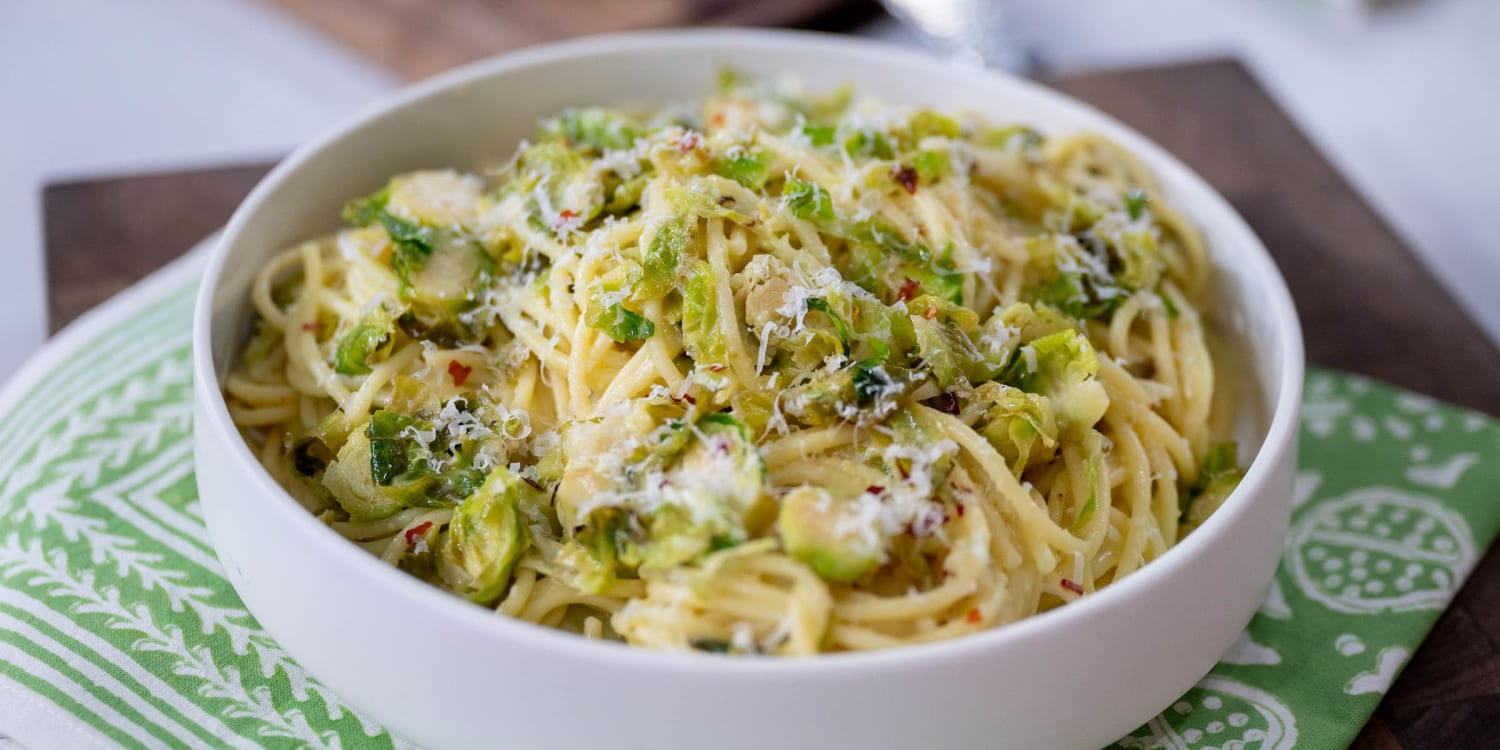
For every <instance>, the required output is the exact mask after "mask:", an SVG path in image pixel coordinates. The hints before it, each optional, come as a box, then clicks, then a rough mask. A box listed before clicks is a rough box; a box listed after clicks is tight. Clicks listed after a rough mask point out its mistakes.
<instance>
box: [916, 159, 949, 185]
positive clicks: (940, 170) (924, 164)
mask: <svg viewBox="0 0 1500 750" xmlns="http://www.w3.org/2000/svg"><path fill="white" fill-rule="evenodd" d="M911 167H912V169H915V170H916V171H917V179H919V180H921V181H922V182H923V183H924V184H930V183H933V182H937V181H938V180H940V179H942V178H943V177H944V176H945V175H947V174H948V172H950V171H952V169H953V161H952V160H951V159H950V158H949V157H948V154H947V153H945V152H942V151H923V152H921V153H919V154H917V155H916V156H915V157H913V158H912V160H911Z"/></svg>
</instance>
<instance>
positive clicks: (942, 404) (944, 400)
mask: <svg viewBox="0 0 1500 750" xmlns="http://www.w3.org/2000/svg"><path fill="white" fill-rule="evenodd" d="M937 398H938V411H941V412H943V413H944V414H957V413H958V397H957V396H955V395H953V394H952V393H949V392H948V391H943V392H942V393H939V394H938V397H937Z"/></svg>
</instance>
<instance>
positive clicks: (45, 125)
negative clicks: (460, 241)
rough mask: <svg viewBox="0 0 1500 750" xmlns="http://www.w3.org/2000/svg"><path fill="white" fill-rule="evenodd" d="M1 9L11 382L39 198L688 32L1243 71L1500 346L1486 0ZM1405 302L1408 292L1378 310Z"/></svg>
mask: <svg viewBox="0 0 1500 750" xmlns="http://www.w3.org/2000/svg"><path fill="white" fill-rule="evenodd" d="M3 8H4V17H5V20H4V22H3V24H0V101H4V102H6V104H7V105H8V106H7V112H6V114H5V115H4V116H3V117H0V226H3V227H4V228H5V238H6V241H5V243H4V245H3V247H4V250H3V251H0V253H3V257H4V259H5V261H6V263H5V271H4V273H0V342H4V343H5V344H7V345H8V346H7V351H9V352H12V353H15V352H21V355H20V356H15V357H13V358H10V359H5V360H0V380H3V379H4V377H5V376H6V375H8V374H9V373H10V372H11V371H13V370H14V369H15V368H16V367H17V366H18V365H19V364H20V363H21V362H23V361H24V359H25V354H27V353H29V352H30V351H32V350H34V349H35V348H36V347H37V346H39V345H40V344H41V343H42V341H43V340H44V339H45V337H46V335H47V331H48V325H47V307H48V300H47V292H46V288H47V287H46V282H45V269H46V268H47V262H46V255H45V249H44V248H45V247H46V240H47V238H46V236H45V231H44V227H45V226H47V224H46V222H45V219H46V216H45V212H46V211H47V210H51V209H50V208H47V209H45V210H44V203H43V188H44V186H46V185H48V184H58V183H68V182H75V183H76V182H78V181H80V180H85V179H97V178H100V177H105V176H110V175H126V174H136V173H143V172H159V171H164V170H182V169H188V168H195V167H208V166H224V165H231V164H247V163H255V162H262V161H268V160H271V159H274V158H276V157H278V156H280V155H283V154H285V153H286V152H287V151H288V150H289V149H291V148H292V147H294V146H295V145H297V144H298V143H300V142H302V141H303V140H305V139H307V138H309V137H311V136H312V135H313V134H315V133H316V132H317V131H319V130H321V129H323V128H325V127H327V126H329V125H330V124H332V123H334V122H336V121H337V120H339V119H341V118H343V117H346V116H348V115H350V114H351V113H353V112H354V111H356V110H358V109H359V108H361V107H362V106H364V105H366V104H367V103H369V102H372V101H373V100H375V99H377V98H379V97H380V96H381V95H382V94H384V93H386V92H388V91H390V90H392V89H394V88H396V87H398V86H400V85H402V84H403V83H405V82H409V81H412V80H416V79H420V78H423V77H426V76H428V75H431V74H434V73H437V72H440V71H442V70H445V69H447V68H450V67H452V66H454V65H458V64H461V63H464V62H468V61H470V60H474V59H478V58H481V57H486V56H489V55H492V54H495V53H498V52H503V51H506V50H509V49H515V48H518V47H522V46H527V45H531V44H536V43H539V42H544V41H549V40H554V39H561V38H566V37H571V36H578V35H583V34H591V33H599V32H605V31H614V30H621V29H635V28H648V27H666V26H698V25H755V26H784V27H797V28H812V29H820V30H825V31H834V32H839V33H848V34H855V35H860V36H867V37H878V38H882V39H887V40H890V41H892V42H894V43H897V44H903V45H924V44H925V45H928V46H931V47H933V48H934V49H937V50H940V51H941V52H942V53H943V54H950V55H954V56H956V57H958V58H961V59H963V60H966V61H969V62H971V63H972V62H979V61H983V62H988V63H990V64H992V65H998V66H1005V67H1011V68H1017V69H1021V70H1022V72H1025V73H1027V74H1031V75H1039V76H1042V77H1044V78H1045V77H1048V76H1060V75H1069V74H1075V73H1079V72H1082V71H1090V70H1099V69H1111V68H1120V67H1132V66H1137V67H1138V66H1148V65H1164V64H1169V63H1176V62H1181V61H1185V60H1200V59H1212V58H1225V57H1232V58H1236V59H1238V60H1239V61H1240V62H1241V63H1243V64H1244V65H1245V66H1247V67H1248V68H1249V69H1250V70H1251V71H1252V72H1253V73H1254V75H1255V77H1256V78H1257V79H1258V80H1259V81H1260V83H1261V84H1262V85H1264V86H1265V87H1267V88H1268V89H1269V90H1270V92H1271V93H1272V95H1273V96H1274V97H1275V98H1276V100H1277V101H1278V102H1279V104H1280V105H1281V106H1282V107H1283V108H1284V109H1285V110H1286V111H1287V112H1288V114H1289V115H1290V116H1291V117H1292V119H1293V120H1295V121H1296V123H1297V124H1298V125H1299V126H1300V127H1301V128H1302V129H1303V130H1304V131H1305V132H1306V133H1307V134H1308V135H1309V137H1310V138H1311V139H1312V141H1313V142H1314V143H1315V144H1316V145H1317V147H1318V148H1319V149H1321V150H1322V151H1323V152H1324V154H1325V155H1326V156H1327V157H1328V158H1329V159H1330V160H1331V161H1332V162H1333V163H1334V164H1335V165H1336V166H1337V167H1338V168H1339V169H1340V170H1341V171H1342V172H1343V173H1344V174H1345V176H1346V177H1347V178H1348V179H1349V180H1350V181H1351V182H1352V183H1353V184H1354V186H1355V188H1356V189H1357V190H1358V191H1359V192H1360V193H1361V194H1362V196H1363V197H1364V198H1365V199H1366V200H1367V201H1369V202H1370V203H1371V204H1372V205H1373V206H1374V208H1375V210H1376V211H1377V213H1379V214H1380V215H1381V217H1382V218H1383V219H1384V220H1385V221H1386V222H1388V223H1389V224H1390V225H1391V226H1392V227H1393V228H1394V229H1395V230H1396V232H1397V233H1398V234H1399V235H1401V236H1402V238H1403V239H1405V240H1406V242H1407V243H1408V244H1409V245H1410V246H1411V247H1412V249H1413V250H1414V251H1415V252H1416V254H1417V255H1418V256H1419V257H1420V258H1421V259H1422V260H1423V261H1425V263H1426V264H1427V266H1428V267H1429V268H1430V269H1432V270H1433V272H1434V273H1435V274H1436V275H1437V276H1438V278H1439V279H1440V280H1441V281H1442V282H1443V283H1444V284H1445V285H1446V286H1447V287H1448V289H1449V290H1450V291H1451V292H1452V293H1453V294H1454V295H1455V296H1456V297H1457V298H1458V299H1459V300H1460V302H1462V303H1463V304H1464V306H1465V307H1466V308H1468V310H1469V311H1470V313H1471V314H1472V315H1473V316H1474V317H1475V318H1476V319H1477V320H1478V321H1479V323H1480V324H1481V326H1482V327H1483V328H1485V329H1486V331H1487V332H1488V333H1489V334H1490V335H1491V337H1492V338H1495V339H1497V340H1500V294H1497V293H1496V291H1495V290H1497V289H1500V232H1497V231H1496V230H1495V229H1493V228H1492V227H1493V226H1494V214H1496V213H1497V212H1500V181H1497V179H1496V175H1497V174H1500V145H1496V142H1495V139H1494V136H1493V131H1494V129H1495V127H1496V123H1497V122H1500V45H1497V44H1496V41H1495V40H1496V39H1500V2H1496V1H1495V0H1405V1H1403V2H1387V3H1378V2H1365V1H1364V0H1130V1H1129V2H1123V1H1121V0H890V2H889V3H887V4H886V5H882V4H881V3H879V2H876V1H875V0H626V1H620V2H615V1H612V0H556V1H554V2H523V1H521V0H429V1H423V0H6V2H5V3H4V5H3ZM892 13H894V14H895V15H894V16H893V15H892ZM898 17H899V19H898ZM919 27H920V30H919ZM1181 116H1182V117H1184V118H1192V117H1193V112H1192V111H1183V112H1182V113H1181ZM1199 137H1201V138H1204V139H1213V138H1214V137H1215V134H1214V133H1212V132H1204V133H1201V134H1199ZM1277 178H1278V176H1277V175H1276V174H1265V175H1262V176H1261V179H1262V182H1263V186H1262V187H1263V189H1264V190H1272V191H1273V190H1276V189H1277ZM1329 220H1330V221H1336V220H1337V219H1336V218H1332V217H1330V219H1329ZM211 228H212V226H210V227H208V228H207V229H204V230H203V231H205V232H206V231H208V229H211ZM184 249H186V247H174V248H167V250H169V251H170V252H171V253H175V252H180V251H181V250H184ZM103 291H109V290H108V289H106V290H103ZM1398 302H1399V303H1403V304H1409V303H1412V302H1413V301H1411V300H1370V303H1371V304H1375V305H1379V304H1396V303H1398ZM1415 302H1417V303H1420V300H1417V301H1415Z"/></svg>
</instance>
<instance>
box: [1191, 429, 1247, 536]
mask: <svg viewBox="0 0 1500 750" xmlns="http://www.w3.org/2000/svg"><path fill="white" fill-rule="evenodd" d="M1238 452H1239V451H1238V446H1237V445H1236V444H1235V443H1233V442H1224V443H1216V444H1215V445H1214V446H1213V447H1212V448H1209V450H1208V455H1207V456H1206V457H1205V458H1204V460H1203V469H1202V470H1201V471H1200V472H1199V473H1198V481H1197V482H1194V483H1193V486H1192V487H1191V488H1189V489H1188V491H1187V493H1185V494H1184V495H1183V497H1184V499H1185V506H1184V508H1183V513H1182V528H1181V533H1182V534H1184V535H1185V534H1187V533H1188V532H1190V531H1192V530H1193V529H1196V528H1198V527H1199V526H1201V525H1202V524H1203V522H1204V521H1206V520H1208V517H1209V516H1210V515H1212V514H1213V512H1214V511H1216V510H1218V509H1219V506H1221V505H1223V504H1224V501H1225V500H1228V499H1229V495H1230V493H1232V492H1234V488H1236V487H1238V486H1239V485H1240V480H1241V479H1244V478H1245V471H1244V470H1243V469H1241V468H1240V464H1239V457H1238V455H1237V454H1238Z"/></svg>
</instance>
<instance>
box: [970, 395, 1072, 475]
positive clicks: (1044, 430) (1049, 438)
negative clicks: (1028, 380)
mask: <svg viewBox="0 0 1500 750" xmlns="http://www.w3.org/2000/svg"><path fill="white" fill-rule="evenodd" d="M974 395H975V398H977V399H981V400H983V401H984V402H986V403H988V404H990V406H989V408H988V409H987V410H986V411H985V414H984V428H983V430H982V432H983V433H984V436H985V438H986V439H988V440H989V441H990V444H991V445H993V446H995V450H997V451H999V452H1000V455H1002V456H1004V457H1005V460H1006V461H1008V462H1010V465H1011V471H1012V472H1014V473H1015V475H1016V476H1020V475H1021V472H1022V471H1024V470H1025V469H1026V468H1027V467H1028V466H1035V465H1037V464H1042V463H1046V462H1047V461H1049V460H1051V459H1052V457H1053V456H1054V455H1055V454H1056V453H1057V438H1058V430H1057V419H1056V418H1055V417H1054V416H1053V414H1052V400H1051V399H1049V398H1047V397H1046V396H1043V395H1040V394H1036V393H1027V392H1025V391H1023V390H1021V389H1020V388H1012V387H1011V386H1008V385H1001V384H999V383H985V384H984V385H981V386H979V388H978V389H976V391H975V394H974Z"/></svg>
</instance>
